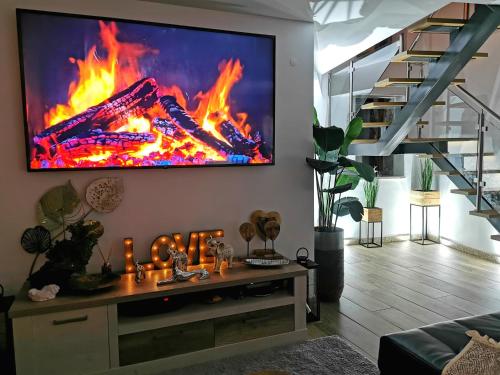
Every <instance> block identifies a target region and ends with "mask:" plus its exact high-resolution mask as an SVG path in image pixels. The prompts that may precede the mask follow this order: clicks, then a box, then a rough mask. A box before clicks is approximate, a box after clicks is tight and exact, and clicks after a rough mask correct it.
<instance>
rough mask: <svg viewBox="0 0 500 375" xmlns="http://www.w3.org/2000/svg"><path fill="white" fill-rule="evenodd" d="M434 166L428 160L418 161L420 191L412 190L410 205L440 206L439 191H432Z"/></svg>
mask: <svg viewBox="0 0 500 375" xmlns="http://www.w3.org/2000/svg"><path fill="white" fill-rule="evenodd" d="M433 177H434V164H433V161H432V160H431V159H430V158H425V159H424V160H423V161H420V189H418V190H412V191H411V194H410V203H411V204H414V205H417V206H423V207H425V206H435V205H438V204H440V201H441V197H440V194H439V190H432V180H433Z"/></svg>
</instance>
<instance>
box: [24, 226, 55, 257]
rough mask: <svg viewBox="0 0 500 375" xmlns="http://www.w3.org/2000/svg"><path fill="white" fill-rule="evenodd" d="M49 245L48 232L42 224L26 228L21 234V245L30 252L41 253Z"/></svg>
mask: <svg viewBox="0 0 500 375" xmlns="http://www.w3.org/2000/svg"><path fill="white" fill-rule="evenodd" d="M50 245H51V239H50V232H49V231H48V230H47V229H46V228H44V227H42V226H36V227H34V228H28V229H26V230H25V231H24V233H23V235H22V236H21V246H22V247H23V249H24V250H26V251H27V252H28V253H30V254H37V253H40V254H43V253H45V252H46V251H47V250H48V249H49V248H50Z"/></svg>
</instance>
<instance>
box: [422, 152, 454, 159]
mask: <svg viewBox="0 0 500 375" xmlns="http://www.w3.org/2000/svg"><path fill="white" fill-rule="evenodd" d="M447 156H448V154H446V153H442V154H440V153H434V154H417V157H418V158H420V159H443V158H445V157H447Z"/></svg>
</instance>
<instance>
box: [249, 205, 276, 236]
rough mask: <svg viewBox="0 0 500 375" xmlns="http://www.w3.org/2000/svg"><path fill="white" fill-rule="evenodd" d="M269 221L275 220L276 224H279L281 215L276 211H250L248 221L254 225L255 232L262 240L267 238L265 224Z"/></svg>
mask: <svg viewBox="0 0 500 375" xmlns="http://www.w3.org/2000/svg"><path fill="white" fill-rule="evenodd" d="M269 221H275V222H277V223H278V224H281V215H280V214H279V212H276V211H269V212H265V211H263V210H257V211H254V212H252V215H250V222H251V223H252V224H253V225H255V228H256V229H257V234H258V235H259V237H260V238H262V240H264V241H265V240H267V239H268V236H267V235H266V230H265V228H264V227H265V226H266V223H267V222H269Z"/></svg>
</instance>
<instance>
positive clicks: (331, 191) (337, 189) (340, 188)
mask: <svg viewBox="0 0 500 375" xmlns="http://www.w3.org/2000/svg"><path fill="white" fill-rule="evenodd" d="M351 188H352V185H351V184H345V185H337V186H335V187H333V188H331V189H323V190H321V192H322V193H329V194H342V193H345V192H346V191H348V190H351Z"/></svg>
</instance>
